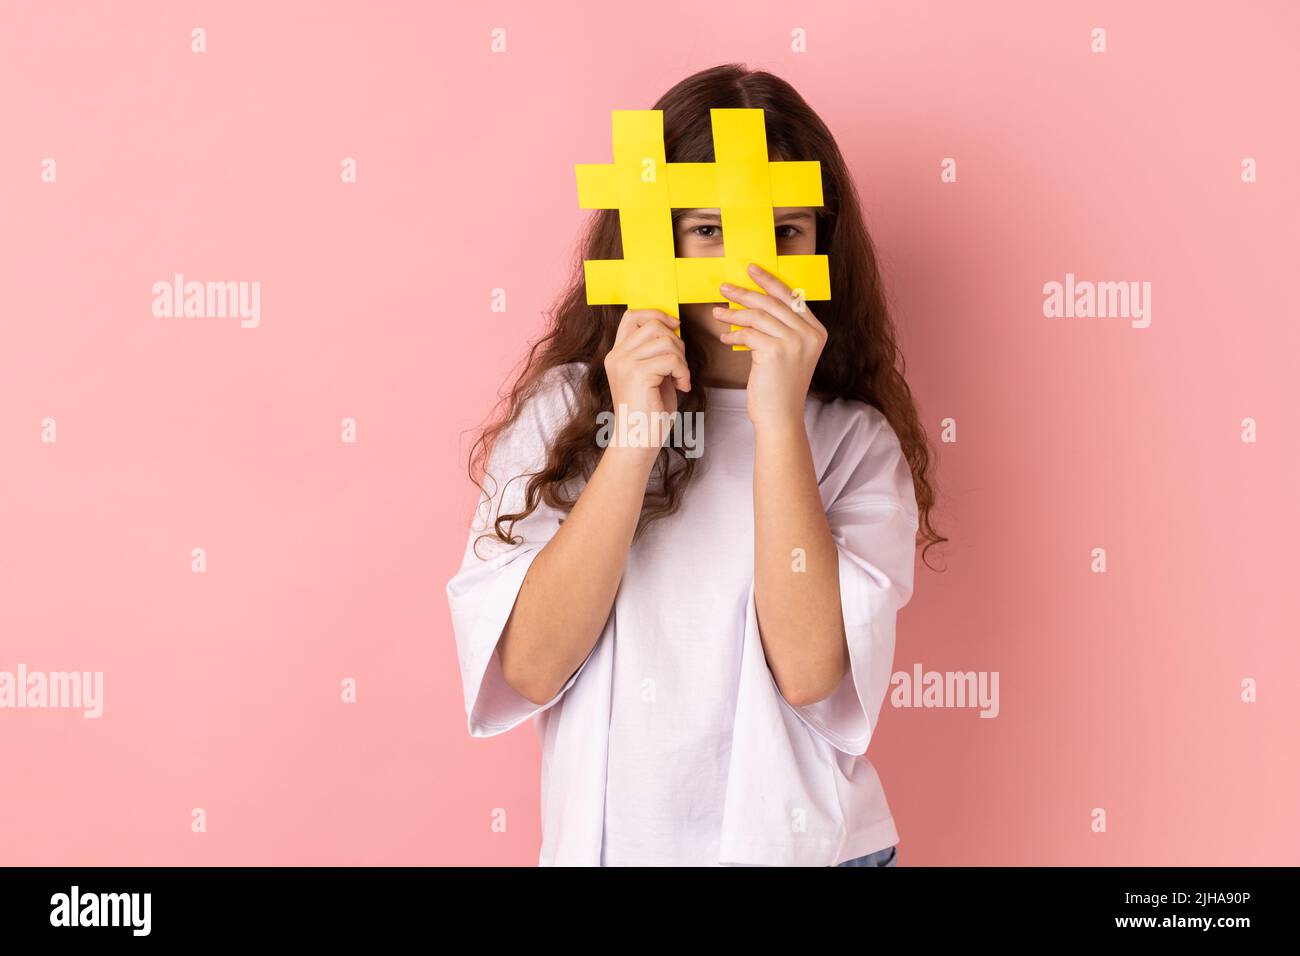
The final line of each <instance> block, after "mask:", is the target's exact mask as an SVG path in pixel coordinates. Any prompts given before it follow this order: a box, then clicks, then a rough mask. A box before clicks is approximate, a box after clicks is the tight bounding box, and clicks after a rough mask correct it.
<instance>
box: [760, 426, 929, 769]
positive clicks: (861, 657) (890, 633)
mask: <svg viewBox="0 0 1300 956" xmlns="http://www.w3.org/2000/svg"><path fill="white" fill-rule="evenodd" d="M864 408H865V406H864ZM859 424H860V426H862V427H858V428H855V429H853V430H851V431H850V432H849V434H848V435H847V436H846V437H845V439H844V440H843V441H842V442H841V444H840V447H839V448H837V449H836V451H835V454H834V455H833V456H832V459H831V463H830V466H829V468H828V470H827V472H826V474H825V475H824V476H823V477H822V479H821V485H822V488H823V500H825V496H826V494H828V493H829V495H830V497H831V500H830V503H829V505H828V506H827V509H826V515H827V519H828V521H829V523H830V528H831V534H832V537H833V538H834V539H835V544H836V547H837V549H838V551H839V580H840V603H841V606H842V608H843V613H844V633H845V637H846V639H847V641H848V649H849V661H850V667H849V670H848V671H847V672H846V673H845V675H844V679H843V681H842V682H841V683H840V686H839V687H838V688H836V690H835V692H834V693H832V694H831V695H830V696H829V697H827V698H825V699H823V700H819V701H817V702H816V703H814V704H807V705H804V706H798V707H796V706H794V705H791V704H789V702H788V701H787V702H786V703H787V706H790V707H791V709H792V710H793V711H794V712H795V713H796V714H798V716H799V717H800V719H801V720H803V722H804V723H805V724H807V725H808V727H809V728H810V729H812V730H813V731H814V732H815V733H817V734H819V735H820V736H821V737H822V738H824V739H825V740H826V741H827V742H828V743H830V744H831V745H832V746H834V747H836V748H838V749H839V750H842V751H844V752H845V753H848V754H854V755H857V754H863V753H866V750H867V744H868V743H869V742H870V741H871V735H872V733H873V731H874V730H875V727H876V723H877V722H878V720H879V717H880V709H881V706H882V705H883V703H884V700H885V696H886V694H887V692H888V689H889V681H890V676H891V673H892V670H893V663H894V628H895V623H896V620H897V615H898V611H899V610H900V609H901V608H902V607H903V606H904V605H905V604H906V603H907V602H908V601H909V600H910V599H911V596H912V580H913V572H914V567H915V559H916V532H917V527H918V516H917V507H916V493H915V491H914V486H913V484H912V472H911V468H910V467H909V465H908V463H907V459H906V458H905V457H904V456H903V451H902V447H901V445H900V443H899V441H898V438H897V436H896V435H895V433H894V431H893V429H892V428H890V426H889V423H888V422H887V421H886V420H885V417H884V415H883V414H881V413H879V412H878V411H877V410H875V409H867V412H866V413H865V414H864V415H863V416H862V417H861V419H860V422H859ZM773 683H775V678H774V679H773ZM777 692H778V694H779V693H780V689H779V687H778V690H777ZM784 699H785V698H784V697H782V700H783V701H784Z"/></svg>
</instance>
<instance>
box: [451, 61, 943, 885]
mask: <svg viewBox="0 0 1300 956" xmlns="http://www.w3.org/2000/svg"><path fill="white" fill-rule="evenodd" d="M714 107H732V108H751V109H753V108H761V109H762V110H764V115H765V121H766V130H767V142H768V150H769V159H770V160H773V161H776V160H818V161H820V163H821V170H822V182H823V198H824V202H825V205H824V207H822V208H818V209H808V208H784V209H778V210H776V215H775V221H776V240H777V249H778V252H779V253H780V254H781V255H797V254H813V253H820V254H825V255H828V256H829V257H830V273H831V294H832V298H831V299H830V300H829V301H827V302H822V303H817V308H816V309H814V308H813V307H812V306H811V305H807V304H805V303H803V302H800V301H798V300H797V299H795V298H794V296H793V295H792V293H791V290H790V289H789V288H788V287H787V286H786V285H785V284H784V283H783V282H782V281H781V280H780V279H779V278H778V277H776V276H774V275H771V274H769V273H767V272H764V271H762V270H760V269H757V268H755V269H751V276H752V278H753V282H754V284H755V285H756V286H758V287H759V288H760V289H761V290H762V291H761V292H760V291H752V290H746V289H741V288H734V287H731V286H727V285H723V286H721V287H720V288H719V295H718V305H686V306H682V307H681V321H680V323H679V322H678V320H677V319H675V318H673V317H671V316H669V315H667V314H666V313H663V312H657V311H651V310H630V311H624V310H621V309H618V308H615V307H611V306H589V305H587V304H586V301H585V294H584V288H583V284H582V272H581V269H578V270H577V274H576V275H575V277H574V280H573V282H572V285H571V286H570V288H569V290H568V291H567V293H566V294H565V295H564V297H563V299H562V301H561V302H560V304H559V305H558V307H557V308H556V309H555V310H554V312H553V321H552V324H551V327H550V329H549V331H548V332H547V333H546V335H545V336H544V337H543V338H542V339H541V340H540V341H539V342H537V343H536V344H535V345H534V346H533V348H532V350H531V352H530V354H529V358H528V361H527V363H526V365H525V367H524V370H523V372H522V373H521V375H520V377H519V379H518V381H517V382H516V383H515V385H514V388H513V390H512V392H511V393H510V396H509V402H508V407H507V408H506V409H505V410H504V414H503V415H502V416H501V418H500V420H499V421H497V422H496V423H495V424H494V425H492V426H491V427H489V428H488V429H486V430H485V432H484V433H483V435H482V436H481V438H480V440H479V443H478V444H477V445H476V446H475V452H474V455H473V456H472V458H471V474H472V475H473V476H474V477H475V480H476V482H477V483H478V484H479V487H480V488H481V489H482V490H483V492H484V495H483V500H482V503H481V505H480V508H479V511H478V513H477V515H476V518H475V520H474V523H473V527H472V529H471V531H470V536H469V542H468V545H467V547H466V551H465V556H464V563H463V565H462V566H461V569H460V571H459V572H458V573H457V574H456V576H455V577H454V578H453V579H452V580H451V581H450V583H449V584H448V586H447V594H448V599H449V602H450V605H451V612H452V621H453V627H454V630H455V637H456V644H457V651H458V654H459V658H460V665H461V676H462V680H463V682H464V690H465V707H466V712H467V714H468V718H469V732H470V734H471V735H472V736H477V737H487V736H492V735H494V734H499V733H504V732H505V731H507V730H510V729H511V728H512V727H515V726H516V725H518V724H519V723H521V722H522V721H523V720H524V719H525V718H530V717H531V718H533V721H534V726H535V728H536V730H537V732H538V734H539V737H540V739H541V743H542V789H541V795H542V799H541V803H542V806H541V810H542V831H543V836H542V848H541V856H540V863H541V864H542V865H593V866H595V865H603V866H627V865H633V866H636V865H678V866H680V865H690V866H693V865H707V866H716V865H817V866H831V865H841V866H870V865H880V866H885V865H892V864H893V862H894V852H893V848H894V845H895V843H896V842H897V840H898V835H897V833H896V831H895V828H894V822H893V818H892V816H891V815H890V811H889V806H888V804H887V803H886V801H885V795H884V791H883V790H882V788H881V785H880V780H879V778H878V776H877V774H876V771H875V769H874V768H873V767H872V765H871V763H870V762H869V761H868V760H866V759H865V758H864V757H863V756H862V755H863V754H864V753H865V751H866V749H867V744H868V743H869V741H870V740H871V736H872V731H873V729H874V727H875V724H876V720H877V717H878V715H879V713H880V708H881V704H882V702H883V700H884V697H885V693H886V690H887V688H888V685H889V680H890V674H891V669H892V663H893V653H894V623H895V616H896V613H897V611H898V609H899V608H901V607H902V606H903V605H904V604H906V603H907V601H908V599H909V598H910V596H911V593H912V578H913V563H914V559H915V552H916V546H917V544H918V538H919V539H920V540H923V541H926V542H927V543H928V544H934V543H937V542H939V541H943V540H946V539H944V538H942V537H940V536H939V535H938V534H936V533H935V532H934V531H933V529H932V528H931V526H930V520H929V518H930V510H931V506H932V504H933V501H934V493H933V491H932V489H931V485H930V483H929V480H928V478H927V470H928V463H929V455H928V451H927V444H926V436H925V433H924V430H923V429H922V427H921V425H920V423H919V421H918V420H917V413H916V409H915V407H914V404H913V402H912V398H911V394H910V392H909V390H908V386H907V384H906V382H905V381H904V378H903V374H902V371H901V364H902V363H901V359H900V357H899V355H898V352H897V348H896V346H895V342H894V329H893V325H892V323H891V320H890V317H889V313H888V311H887V309H886V305H885V300H884V295H883V291H882V288H881V284H880V280H879V277H878V275H877V269H876V260H875V254H874V251H873V249H872V244H871V240H870V239H869V237H868V235H867V232H866V228H865V226H864V224H863V221H862V217H861V213H860V211H859V208H858V201H857V196H856V193H855V190H854V187H853V183H852V181H851V180H850V177H849V174H848V171H847V169H846V167H845V164H844V160H843V158H842V157H841V155H840V152H839V149H838V148H837V147H836V145H835V142H834V140H833V139H832V137H831V134H830V132H829V131H828V130H827V128H826V126H825V125H824V124H823V123H822V121H821V120H820V119H819V118H818V117H817V115H816V114H815V113H814V112H813V111H812V110H811V109H810V108H809V106H808V105H807V104H806V103H805V102H804V101H803V99H802V98H801V97H800V96H799V95H798V93H796V92H795V91H794V89H793V88H791V87H790V86H789V84H787V83H785V82H784V81H782V80H780V79H778V78H776V77H774V76H772V75H770V74H768V73H761V72H749V71H747V70H745V69H744V68H743V67H738V66H722V67H717V68H715V69H711V70H707V71H705V72H702V73H699V74H696V75H695V76H692V77H689V78H688V79H686V80H684V81H682V82H681V83H679V84H678V85H677V86H676V87H674V88H673V89H672V90H670V91H669V92H668V93H667V94H665V95H664V96H663V97H662V98H661V99H660V100H659V102H658V103H656V104H655V109H659V110H662V111H663V119H664V138H665V146H666V159H667V161H668V162H712V161H713V146H712V137H711V125H710V114H709V110H710V108H714ZM674 232H675V237H676V243H677V255H678V256H679V257H687V256H710V255H711V256H717V255H721V254H722V249H723V245H724V244H725V243H726V236H725V235H723V234H722V228H721V224H720V219H719V216H718V210H716V209H687V210H675V211H674ZM620 254H621V248H620V241H619V232H618V219H617V213H616V212H614V211H607V212H600V213H597V214H596V216H595V218H594V220H593V223H592V226H591V230H590V233H589V235H588V237H587V238H586V241H585V243H584V248H583V258H586V259H615V258H619V256H620ZM728 301H731V302H735V303H737V304H738V305H740V306H742V308H740V309H728V308H727V307H726V303H727V302H728ZM731 325H738V326H740V329H739V330H738V331H731V330H730V327H731ZM678 331H680V336H679V335H678V334H677V332H678ZM732 345H743V346H745V347H746V350H733V349H732ZM673 413H680V414H681V415H682V416H689V417H683V418H678V417H676V416H675V415H674V417H673V418H672V419H671V421H672V422H673V423H674V424H673V428H672V431H671V433H669V434H667V435H662V434H661V435H655V434H653V429H651V432H650V433H649V434H647V431H646V429H645V428H644V425H645V423H646V422H647V421H649V422H654V421H656V420H659V419H660V417H661V416H663V415H665V414H669V415H671V414H673ZM688 422H689V423H693V424H694V427H693V428H690V427H686V424H687V423H688ZM705 425H707V427H703V426H705ZM637 435H640V436H642V437H641V439H640V440H637V439H636V438H635V436H637ZM611 436H612V437H611ZM688 437H689V439H690V440H689V441H688V440H686V439H687V438H688ZM665 439H666V440H665Z"/></svg>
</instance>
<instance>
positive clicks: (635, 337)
mask: <svg viewBox="0 0 1300 956" xmlns="http://www.w3.org/2000/svg"><path fill="white" fill-rule="evenodd" d="M660 314H662V313H660ZM658 338H663V339H671V340H672V341H674V342H682V339H681V337H680V336H678V335H675V334H674V333H673V331H672V330H671V329H670V328H669V327H668V326H666V325H664V324H663V323H662V322H660V321H658V320H656V319H653V318H650V319H646V320H645V321H644V322H643V323H642V324H641V325H640V326H639V327H638V328H636V329H634V330H632V331H631V332H629V333H627V335H626V336H625V337H624V339H623V341H622V342H620V343H617V344H618V345H619V346H620V347H621V348H622V349H623V351H633V350H635V349H637V348H638V347H640V346H641V345H643V344H644V343H646V342H649V341H652V340H654V339H658ZM682 347H683V348H685V344H684V343H683V345H682Z"/></svg>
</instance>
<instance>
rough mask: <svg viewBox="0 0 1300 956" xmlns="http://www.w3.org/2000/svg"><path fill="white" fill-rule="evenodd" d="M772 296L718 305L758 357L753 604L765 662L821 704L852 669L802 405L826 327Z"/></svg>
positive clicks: (732, 289) (799, 693)
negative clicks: (730, 306) (736, 305)
mask: <svg viewBox="0 0 1300 956" xmlns="http://www.w3.org/2000/svg"><path fill="white" fill-rule="evenodd" d="M750 274H751V275H752V276H753V277H754V281H755V282H757V283H758V284H759V285H760V286H761V287H762V288H763V289H764V290H766V292H767V293H768V294H767V295H764V294H763V293H761V292H754V291H749V290H745V289H741V288H738V287H736V286H730V285H724V286H723V287H722V291H723V294H725V295H726V296H727V298H729V299H733V300H734V301H736V302H738V303H740V304H741V305H744V306H746V308H744V309H740V310H736V309H726V308H724V307H719V308H718V317H719V318H722V319H724V320H725V321H727V322H730V323H732V324H734V325H739V326H742V328H741V329H739V330H738V331H735V332H724V333H722V336H721V339H722V341H723V342H725V343H727V344H732V345H744V346H747V347H748V348H749V349H751V350H752V351H753V356H752V359H751V361H752V366H751V369H750V373H749V384H748V386H747V389H748V393H749V397H748V403H747V404H748V409H749V417H750V420H751V421H752V422H753V423H754V441H755V448H754V603H755V606H756V609H757V612H758V621H759V631H760V634H761V637H762V641H763V651H764V653H765V654H766V656H767V664H768V667H769V669H770V670H771V671H772V676H773V677H774V678H775V679H776V683H777V686H778V687H779V688H780V690H781V694H782V696H783V697H785V699H786V700H787V701H789V702H790V703H791V704H792V705H794V706H796V707H797V706H804V705H808V704H813V703H816V702H817V701H819V700H822V699H824V698H826V697H828V696H830V695H831V694H832V693H834V691H835V689H836V688H837V687H838V686H839V685H840V682H841V681H842V679H843V677H844V675H845V673H846V672H847V671H848V668H849V666H850V659H849V650H848V642H847V638H846V635H845V631H844V616H843V610H842V608H841V604H840V579H839V552H838V549H837V548H836V545H835V540H834V538H833V537H832V536H831V529H830V524H829V523H828V521H827V519H826V511H825V508H824V506H823V505H822V500H821V492H820V489H819V488H818V486H817V474H816V471H815V469H814V467H813V461H812V451H811V449H810V448H809V445H808V432H807V428H806V426H805V424H804V402H805V400H806V398H807V395H808V388H809V385H810V383H811V382H812V375H813V371H814V370H815V369H816V368H817V360H818V358H819V357H820V356H821V352H822V348H823V347H824V346H825V344H826V338H827V334H826V329H825V327H824V326H823V325H822V324H821V323H820V322H818V321H817V319H816V317H814V316H813V315H812V313H811V312H809V311H808V307H807V305H806V304H805V303H803V302H801V301H798V300H796V299H795V298H794V295H793V293H792V292H791V290H790V289H789V288H788V287H787V286H786V285H785V284H784V283H782V282H781V281H780V280H779V279H778V278H776V277H775V276H773V275H772V274H771V273H769V272H766V271H765V270H763V269H761V268H759V267H758V266H752V267H751V268H750Z"/></svg>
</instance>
